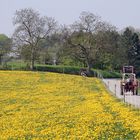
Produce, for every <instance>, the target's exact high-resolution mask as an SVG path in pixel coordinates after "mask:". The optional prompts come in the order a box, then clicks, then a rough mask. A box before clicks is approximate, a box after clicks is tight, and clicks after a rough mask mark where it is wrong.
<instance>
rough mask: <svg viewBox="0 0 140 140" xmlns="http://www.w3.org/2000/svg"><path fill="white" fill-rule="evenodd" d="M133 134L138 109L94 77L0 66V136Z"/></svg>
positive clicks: (137, 131) (110, 139) (57, 138)
mask: <svg viewBox="0 0 140 140" xmlns="http://www.w3.org/2000/svg"><path fill="white" fill-rule="evenodd" d="M51 139H54V140H90V139H92V140H135V139H136V140H139V139H140V114H139V111H137V110H132V109H130V108H128V107H126V106H125V105H124V104H123V103H121V102H119V101H117V99H115V98H114V97H113V96H111V95H110V94H109V93H108V92H107V90H106V89H105V87H104V85H103V84H102V83H101V81H100V80H98V79H96V78H84V77H80V76H73V75H64V74H55V73H45V72H44V73H43V72H42V73H41V72H20V71H0V140H51Z"/></svg>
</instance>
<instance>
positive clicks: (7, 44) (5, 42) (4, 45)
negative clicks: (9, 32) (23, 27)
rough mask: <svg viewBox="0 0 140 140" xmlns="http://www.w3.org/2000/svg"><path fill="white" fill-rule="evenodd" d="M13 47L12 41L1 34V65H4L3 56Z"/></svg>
mask: <svg viewBox="0 0 140 140" xmlns="http://www.w3.org/2000/svg"><path fill="white" fill-rule="evenodd" d="M11 47H12V41H11V39H10V38H8V37H7V36H6V35H4V34H0V65H1V64H2V58H3V56H4V55H6V54H7V53H9V52H10V50H11Z"/></svg>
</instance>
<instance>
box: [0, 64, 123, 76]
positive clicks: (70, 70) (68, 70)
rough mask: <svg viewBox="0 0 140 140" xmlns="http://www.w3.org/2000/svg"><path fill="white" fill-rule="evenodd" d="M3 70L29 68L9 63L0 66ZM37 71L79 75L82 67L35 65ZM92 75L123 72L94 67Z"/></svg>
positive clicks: (117, 74)
mask: <svg viewBox="0 0 140 140" xmlns="http://www.w3.org/2000/svg"><path fill="white" fill-rule="evenodd" d="M0 69H1V70H29V68H27V67H26V65H25V64H24V65H17V64H12V65H10V64H8V65H5V66H4V67H2V66H0ZM34 70H35V71H48V72H56V73H65V74H74V75H79V74H80V71H81V68H80V67H74V66H60V65H56V66H54V65H35V67H34ZM88 76H91V77H103V78H120V77H121V74H120V73H117V72H109V71H105V70H97V69H92V70H91V73H90V75H88Z"/></svg>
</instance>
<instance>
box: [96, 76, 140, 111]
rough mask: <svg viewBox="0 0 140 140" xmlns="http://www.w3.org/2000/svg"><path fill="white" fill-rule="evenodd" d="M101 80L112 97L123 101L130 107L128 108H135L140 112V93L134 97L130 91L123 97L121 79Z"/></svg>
mask: <svg viewBox="0 0 140 140" xmlns="http://www.w3.org/2000/svg"><path fill="white" fill-rule="evenodd" d="M99 78H100V77H99ZM101 80H102V82H103V83H104V85H105V86H106V88H107V89H108V91H109V92H110V93H111V94H112V95H114V96H115V97H117V98H118V99H120V100H121V101H123V102H124V103H125V104H126V105H128V107H131V108H134V107H135V108H137V109H139V110H140V93H138V95H133V93H132V92H131V91H130V92H124V94H123V95H122V94H121V87H120V85H121V84H120V82H121V80H120V79H104V78H101Z"/></svg>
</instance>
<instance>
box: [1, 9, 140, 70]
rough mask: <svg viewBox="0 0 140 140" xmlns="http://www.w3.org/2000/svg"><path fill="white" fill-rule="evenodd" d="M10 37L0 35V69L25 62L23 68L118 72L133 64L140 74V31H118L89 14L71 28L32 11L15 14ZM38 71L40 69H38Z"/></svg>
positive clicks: (127, 28)
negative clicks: (79, 68)
mask: <svg viewBox="0 0 140 140" xmlns="http://www.w3.org/2000/svg"><path fill="white" fill-rule="evenodd" d="M13 23H14V25H15V31H14V33H13V35H12V36H11V38H9V37H7V36H6V35H4V34H0V65H1V66H0V67H1V68H2V67H6V66H7V63H9V62H12V61H19V60H20V61H24V63H26V67H27V68H26V69H31V70H33V69H35V68H36V67H35V64H36V63H37V64H43V65H44V64H47V65H65V66H77V67H86V68H87V71H90V70H91V69H92V68H95V69H102V70H108V71H119V70H120V69H121V68H122V66H123V65H133V66H134V67H135V68H136V71H137V72H138V71H140V40H139V37H140V32H139V31H138V30H136V29H135V28H132V27H126V28H124V30H123V31H118V30H117V29H116V27H115V26H113V25H111V24H109V23H107V22H105V21H102V19H101V18H100V17H98V16H97V15H95V14H93V13H90V12H82V13H81V14H80V16H79V19H77V21H75V22H74V23H73V24H71V25H59V24H58V22H57V21H56V20H55V19H54V18H51V17H41V16H40V14H39V13H38V12H37V11H35V10H33V9H30V8H29V9H27V8H25V9H21V10H19V11H16V13H15V15H14V18H13ZM38 69H39V67H38Z"/></svg>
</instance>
